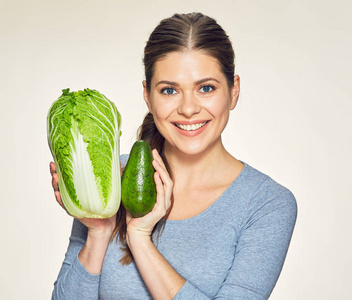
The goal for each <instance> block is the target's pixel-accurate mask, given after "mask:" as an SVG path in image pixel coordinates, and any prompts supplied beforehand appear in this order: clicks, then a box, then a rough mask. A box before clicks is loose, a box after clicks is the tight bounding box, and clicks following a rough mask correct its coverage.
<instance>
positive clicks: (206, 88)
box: [199, 85, 215, 93]
mask: <svg viewBox="0 0 352 300" xmlns="http://www.w3.org/2000/svg"><path fill="white" fill-rule="evenodd" d="M199 90H200V91H201V92H202V93H210V92H212V91H214V90H215V87H214V86H213V85H203V86H202V87H201V88H200V89H199Z"/></svg>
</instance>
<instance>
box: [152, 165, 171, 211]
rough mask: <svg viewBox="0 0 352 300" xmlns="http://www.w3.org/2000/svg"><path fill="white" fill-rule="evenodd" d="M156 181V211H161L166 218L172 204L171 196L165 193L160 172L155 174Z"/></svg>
mask: <svg viewBox="0 0 352 300" xmlns="http://www.w3.org/2000/svg"><path fill="white" fill-rule="evenodd" d="M154 180H155V185H156V193H157V196H156V197H157V198H156V204H155V210H157V211H159V213H160V215H161V216H165V214H166V211H167V210H168V208H169V207H170V204H171V200H170V196H169V195H168V193H166V192H165V188H164V184H163V182H162V180H161V178H160V174H159V173H158V172H155V173H154Z"/></svg>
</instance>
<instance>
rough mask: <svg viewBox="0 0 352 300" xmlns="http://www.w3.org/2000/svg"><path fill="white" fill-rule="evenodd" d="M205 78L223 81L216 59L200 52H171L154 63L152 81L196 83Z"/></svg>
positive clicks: (223, 77)
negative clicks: (190, 81) (192, 81)
mask: <svg viewBox="0 0 352 300" xmlns="http://www.w3.org/2000/svg"><path fill="white" fill-rule="evenodd" d="M205 77H215V78H216V79H218V80H220V79H225V76H224V74H223V73H222V71H221V68H220V65H219V62H218V60H217V59H216V58H214V57H213V56H210V55H208V54H206V53H204V52H202V51H185V52H171V53H168V54H167V55H166V56H164V57H163V58H162V59H159V60H158V61H157V62H156V63H155V66H154V76H153V79H152V81H153V80H154V81H159V80H165V79H167V80H172V81H177V82H178V81H183V80H187V81H189V80H194V81H197V80H199V79H202V78H205Z"/></svg>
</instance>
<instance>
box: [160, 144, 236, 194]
mask: <svg viewBox="0 0 352 300" xmlns="http://www.w3.org/2000/svg"><path fill="white" fill-rule="evenodd" d="M163 154H164V156H165V157H166V159H167V162H168V164H169V166H170V169H171V172H172V177H173V181H174V186H175V187H176V186H182V187H184V186H186V185H188V186H192V185H203V184H206V183H207V182H211V181H214V178H216V177H217V175H220V173H221V172H223V171H224V169H226V168H228V167H229V166H230V165H231V164H232V163H233V160H235V159H234V158H233V157H232V156H231V155H230V154H229V153H228V152H227V151H226V149H225V148H224V146H223V144H222V141H221V139H220V140H219V141H218V142H217V143H215V144H214V145H213V146H212V147H208V148H207V150H205V151H204V152H202V153H197V154H186V153H182V152H181V151H179V150H178V149H175V147H172V146H171V145H169V144H167V143H165V145H164V151H163ZM220 177H222V176H220ZM218 178H219V176H218Z"/></svg>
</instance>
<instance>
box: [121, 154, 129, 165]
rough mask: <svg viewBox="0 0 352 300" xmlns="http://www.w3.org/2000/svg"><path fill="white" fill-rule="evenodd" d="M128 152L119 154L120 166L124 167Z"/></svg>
mask: <svg viewBox="0 0 352 300" xmlns="http://www.w3.org/2000/svg"><path fill="white" fill-rule="evenodd" d="M128 157H129V154H121V155H120V161H121V167H122V168H123V167H125V166H126V164H127V161H128Z"/></svg>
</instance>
